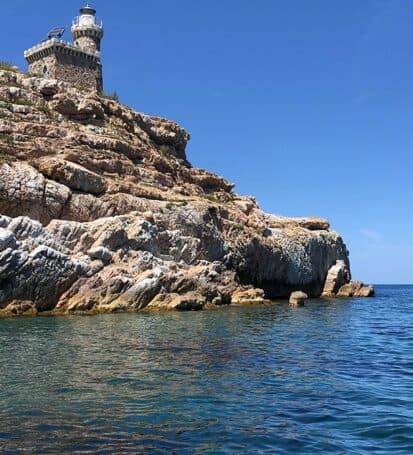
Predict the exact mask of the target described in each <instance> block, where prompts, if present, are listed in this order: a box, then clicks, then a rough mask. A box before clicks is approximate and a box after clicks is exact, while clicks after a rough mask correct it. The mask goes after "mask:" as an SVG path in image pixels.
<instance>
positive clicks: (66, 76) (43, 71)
mask: <svg viewBox="0 0 413 455" xmlns="http://www.w3.org/2000/svg"><path fill="white" fill-rule="evenodd" d="M29 72H31V73H34V74H39V75H42V76H43V77H47V78H52V79H59V80H62V81H66V82H69V83H70V84H73V85H74V86H76V87H79V88H84V89H87V90H97V91H98V92H102V90H103V78H102V65H101V64H100V63H97V62H96V60H94V59H92V58H90V59H89V58H87V56H84V57H83V56H77V55H68V54H63V53H56V54H54V55H50V56H47V57H43V58H41V59H39V60H37V61H36V62H34V63H32V64H31V65H29Z"/></svg>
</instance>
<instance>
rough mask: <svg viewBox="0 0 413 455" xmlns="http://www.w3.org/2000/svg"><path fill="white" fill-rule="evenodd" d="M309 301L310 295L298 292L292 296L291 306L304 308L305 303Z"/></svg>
mask: <svg viewBox="0 0 413 455" xmlns="http://www.w3.org/2000/svg"><path fill="white" fill-rule="evenodd" d="M307 299H308V295H307V294H306V293H305V292H301V291H296V292H293V293H292V294H291V295H290V305H294V306H303V305H304V302H305V301H306V300H307Z"/></svg>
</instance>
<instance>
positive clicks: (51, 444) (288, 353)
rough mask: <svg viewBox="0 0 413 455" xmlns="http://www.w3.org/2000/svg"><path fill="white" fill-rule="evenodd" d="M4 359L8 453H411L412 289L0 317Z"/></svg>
mask: <svg viewBox="0 0 413 455" xmlns="http://www.w3.org/2000/svg"><path fill="white" fill-rule="evenodd" d="M0 361H1V365H0V381H1V382H0V452H1V451H3V452H4V453H41V454H47V453H159V454H162V453H165V454H172V453H177V454H192V453H193V454H221V453H222V454H224V453H225V454H226V453H228V454H255V453H268V454H318V453H323V454H330V453H331V454H361V455H362V454H372V453H373V454H410V455H411V454H413V287H407V286H405V287H401V286H380V287H378V296H377V297H376V298H374V299H364V300H363V299H349V300H337V301H321V300H314V301H310V302H309V303H308V304H307V306H306V307H304V308H289V307H288V306H287V305H286V304H276V305H272V306H263V307H256V306H255V307H234V308H231V307H229V308H224V309H221V310H218V311H215V310H211V311H205V312H199V313H159V314H132V315H131V314H127V315H107V316H106V315H105V316H95V317H44V318H23V319H3V320H0ZM3 452H2V453H3Z"/></svg>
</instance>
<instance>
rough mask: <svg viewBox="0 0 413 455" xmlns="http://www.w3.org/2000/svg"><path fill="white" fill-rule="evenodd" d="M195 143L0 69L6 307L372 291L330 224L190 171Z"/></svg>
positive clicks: (1, 271) (95, 100)
mask: <svg viewBox="0 0 413 455" xmlns="http://www.w3.org/2000/svg"><path fill="white" fill-rule="evenodd" d="M189 139H190V137H189V134H188V133H187V132H186V131H185V130H184V129H183V128H181V127H180V126H179V125H177V124H176V123H174V122H171V121H169V120H165V119H162V118H158V117H151V116H148V115H144V114H141V113H138V112H135V111H134V110H132V109H130V108H129V107H127V106H123V105H121V104H120V103H118V102H117V101H116V100H114V99H111V98H109V97H105V96H101V95H99V94H97V93H90V92H86V91H83V90H80V89H78V88H76V87H73V86H70V85H68V84H67V83H64V82H61V81H56V80H46V79H42V78H39V77H35V76H33V75H30V74H25V73H22V72H19V71H17V70H10V71H5V70H4V71H0V315H2V316H9V315H22V314H50V313H51V314H74V313H82V314H83V313H90V314H93V313H102V312H118V311H139V310H143V309H154V310H159V309H167V310H199V309H203V308H208V307H211V306H214V307H216V306H220V305H228V304H234V303H236V304H242V303H263V302H265V301H266V300H267V299H275V298H284V297H289V296H290V294H291V293H292V292H294V291H302V292H305V293H306V294H307V295H308V296H309V297H319V296H325V297H346V296H370V295H373V294H374V289H373V288H372V287H364V285H363V284H362V283H360V282H351V274H350V264H349V257H348V256H349V253H348V251H347V248H346V245H345V243H344V241H343V240H342V238H341V237H340V235H339V234H338V233H336V232H334V231H333V230H331V229H330V226H329V223H328V222H327V221H326V220H323V219H320V218H285V217H281V216H276V215H270V214H267V213H264V212H263V211H262V210H261V209H260V207H259V205H258V203H257V202H256V200H255V199H254V198H253V197H244V196H239V195H237V194H236V193H234V192H233V185H232V184H231V183H229V182H228V181H226V180H225V179H224V178H222V177H219V176H217V175H215V174H212V173H210V172H208V171H206V170H202V169H196V168H193V167H192V166H191V164H190V163H189V162H188V160H187V157H186V152H185V150H186V145H187V142H188V140H189Z"/></svg>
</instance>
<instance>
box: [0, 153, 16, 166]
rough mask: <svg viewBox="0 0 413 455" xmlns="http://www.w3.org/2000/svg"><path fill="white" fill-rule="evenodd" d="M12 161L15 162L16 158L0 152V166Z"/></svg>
mask: <svg viewBox="0 0 413 455" xmlns="http://www.w3.org/2000/svg"><path fill="white" fill-rule="evenodd" d="M13 161H16V158H15V157H14V156H11V155H8V154H7V153H2V152H0V164H4V163H11V162H13Z"/></svg>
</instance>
